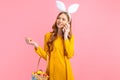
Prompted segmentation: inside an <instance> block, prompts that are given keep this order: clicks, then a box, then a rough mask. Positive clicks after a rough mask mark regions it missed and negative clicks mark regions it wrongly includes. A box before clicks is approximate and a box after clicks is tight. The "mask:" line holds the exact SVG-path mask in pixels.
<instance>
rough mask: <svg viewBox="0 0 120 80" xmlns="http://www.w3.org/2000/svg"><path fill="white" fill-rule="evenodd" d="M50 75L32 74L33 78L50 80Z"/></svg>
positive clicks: (35, 79) (34, 79) (33, 79)
mask: <svg viewBox="0 0 120 80" xmlns="http://www.w3.org/2000/svg"><path fill="white" fill-rule="evenodd" d="M48 78H49V77H48V76H44V75H38V74H32V80H48Z"/></svg>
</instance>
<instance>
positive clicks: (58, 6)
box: [56, 1, 66, 11]
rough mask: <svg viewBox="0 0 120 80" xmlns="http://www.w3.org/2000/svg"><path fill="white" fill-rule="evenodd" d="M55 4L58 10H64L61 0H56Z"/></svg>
mask: <svg viewBox="0 0 120 80" xmlns="http://www.w3.org/2000/svg"><path fill="white" fill-rule="evenodd" d="M56 5H57V8H58V9H59V10H60V11H66V7H65V4H64V3H63V2H62V1H56Z"/></svg>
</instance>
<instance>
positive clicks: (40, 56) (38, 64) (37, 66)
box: [37, 55, 49, 71]
mask: <svg viewBox="0 0 120 80" xmlns="http://www.w3.org/2000/svg"><path fill="white" fill-rule="evenodd" d="M40 60H41V56H40V57H39V59H38V63H37V70H38V68H39V64H40ZM48 62H49V57H48V55H47V65H46V66H48ZM46 70H47V68H46ZM46 70H45V71H46Z"/></svg>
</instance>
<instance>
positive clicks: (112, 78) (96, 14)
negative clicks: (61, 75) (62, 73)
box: [0, 0, 120, 80]
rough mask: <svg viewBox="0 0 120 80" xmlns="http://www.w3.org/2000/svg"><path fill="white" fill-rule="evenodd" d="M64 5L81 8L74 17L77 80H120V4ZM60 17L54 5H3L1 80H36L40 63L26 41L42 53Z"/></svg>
mask: <svg viewBox="0 0 120 80" xmlns="http://www.w3.org/2000/svg"><path fill="white" fill-rule="evenodd" d="M62 1H64V2H65V4H66V5H67V7H68V6H69V5H70V4H72V3H79V4H80V8H79V10H78V11H77V12H76V13H74V14H73V15H72V18H73V34H74V35H75V55H74V57H73V58H72V59H71V64H72V68H73V73H74V76H75V80H120V5H119V4H120V1H119V0H62ZM58 12H59V11H58V10H57V8H56V4H55V0H0V80H30V79H31V72H32V71H35V70H36V65H37V60H38V58H39V57H38V55H36V54H35V52H34V49H33V47H32V46H28V45H27V44H26V43H25V41H24V37H26V36H29V37H32V38H33V39H34V40H35V41H37V42H38V43H39V45H41V47H43V41H44V34H45V33H46V32H49V31H51V26H52V24H53V23H54V21H55V19H56V16H57V14H58ZM41 63H43V65H41V66H40V67H41V68H45V63H44V60H42V62H41Z"/></svg>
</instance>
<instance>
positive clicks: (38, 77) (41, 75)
mask: <svg viewBox="0 0 120 80" xmlns="http://www.w3.org/2000/svg"><path fill="white" fill-rule="evenodd" d="M40 59H41V57H40V58H39V60H38V64H37V71H35V72H33V73H32V80H48V78H49V76H48V75H47V74H46V72H44V71H42V70H38V66H39V63H40ZM47 65H48V58H47Z"/></svg>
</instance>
